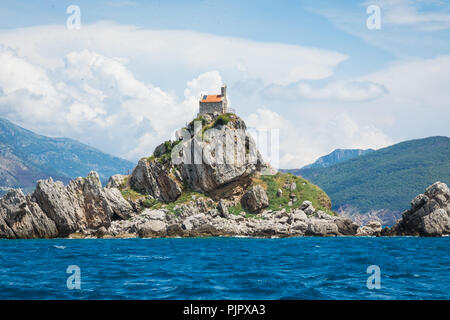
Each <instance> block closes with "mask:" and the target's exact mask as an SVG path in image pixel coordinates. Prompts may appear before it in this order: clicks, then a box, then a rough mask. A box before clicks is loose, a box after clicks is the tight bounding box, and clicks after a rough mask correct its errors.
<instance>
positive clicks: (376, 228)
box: [356, 220, 382, 237]
mask: <svg viewBox="0 0 450 320" xmlns="http://www.w3.org/2000/svg"><path fill="white" fill-rule="evenodd" d="M381 229H382V228H381V223H380V222H379V221H377V220H372V221H369V222H368V223H367V224H365V225H364V226H362V227H359V228H358V230H357V232H356V235H357V236H370V237H373V236H379V235H380V233H381Z"/></svg>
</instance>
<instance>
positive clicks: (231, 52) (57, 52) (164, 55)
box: [0, 22, 347, 84]
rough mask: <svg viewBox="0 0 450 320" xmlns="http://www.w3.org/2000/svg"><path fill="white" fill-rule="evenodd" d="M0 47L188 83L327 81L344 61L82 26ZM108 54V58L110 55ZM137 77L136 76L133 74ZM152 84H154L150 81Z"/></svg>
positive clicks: (194, 36) (17, 33)
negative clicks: (96, 58) (83, 58)
mask: <svg viewBox="0 0 450 320" xmlns="http://www.w3.org/2000/svg"><path fill="white" fill-rule="evenodd" d="M0 43H3V44H4V45H6V46H9V47H11V48H17V50H18V53H19V54H20V55H22V56H27V57H28V58H29V59H30V61H32V62H34V63H37V64H39V65H42V66H46V67H50V68H54V67H58V66H59V67H60V66H62V65H63V60H62V57H64V56H65V55H67V54H68V53H69V52H73V51H81V50H84V49H87V50H89V51H93V52H97V53H99V54H101V55H104V56H117V57H122V58H127V59H129V60H130V61H132V62H133V64H134V65H139V66H140V67H141V68H140V69H142V68H143V70H140V71H146V72H148V73H151V74H149V76H150V77H151V76H152V74H155V73H157V74H156V75H158V73H161V74H170V75H174V74H178V76H183V77H186V75H187V74H188V75H189V78H192V74H200V73H203V72H206V71H210V70H217V71H218V72H220V74H221V75H222V76H223V77H224V79H233V80H238V79H239V80H242V79H249V78H257V79H262V80H263V81H264V82H265V83H267V84H269V83H276V84H288V83H291V82H295V81H299V80H316V79H323V78H326V77H329V76H330V75H332V73H333V68H334V67H335V66H336V65H337V64H339V63H340V62H342V61H344V60H345V59H347V56H346V55H343V54H341V53H337V52H334V51H330V50H324V49H316V48H308V47H301V46H297V45H287V44H280V43H267V42H256V41H250V40H244V39H240V38H232V37H224V36H216V35H210V34H205V33H199V32H193V31H177V30H147V29H139V28H137V27H134V26H124V25H118V24H114V23H109V22H100V23H95V24H91V25H88V24H83V26H82V28H81V29H80V30H72V31H69V30H67V29H66V28H65V27H64V26H39V27H30V28H23V29H16V30H3V31H0ZM112 53H113V54H112ZM135 71H137V72H138V71H139V70H135ZM151 80H156V78H154V79H151Z"/></svg>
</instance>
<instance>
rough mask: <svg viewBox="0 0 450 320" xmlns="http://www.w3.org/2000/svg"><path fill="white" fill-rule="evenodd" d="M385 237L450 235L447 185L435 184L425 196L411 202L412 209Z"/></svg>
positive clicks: (449, 195)
mask: <svg viewBox="0 0 450 320" xmlns="http://www.w3.org/2000/svg"><path fill="white" fill-rule="evenodd" d="M382 234H383V235H413V236H444V235H450V190H449V188H448V186H447V185H446V184H445V183H442V182H439V181H438V182H435V183H433V184H432V185H431V186H429V187H428V188H427V189H426V190H425V193H424V194H419V195H418V196H416V197H415V198H414V199H413V200H412V201H411V208H410V209H409V210H406V211H405V212H403V214H402V218H401V219H400V220H399V221H398V222H397V223H396V224H395V225H394V226H393V227H392V228H386V229H383V232H382Z"/></svg>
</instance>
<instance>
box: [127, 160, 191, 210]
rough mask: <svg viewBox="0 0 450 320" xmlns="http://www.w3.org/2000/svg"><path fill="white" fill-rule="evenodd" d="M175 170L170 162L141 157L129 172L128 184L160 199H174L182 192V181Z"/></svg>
mask: <svg viewBox="0 0 450 320" xmlns="http://www.w3.org/2000/svg"><path fill="white" fill-rule="evenodd" d="M176 171H177V170H176V169H175V168H174V167H173V166H172V165H171V164H170V163H167V164H164V163H162V162H160V161H158V160H148V159H141V160H139V163H138V165H137V166H136V168H134V170H133V172H132V174H131V177H130V186H131V188H132V189H133V190H136V191H137V192H139V193H141V194H149V195H151V196H153V197H154V198H155V199H158V200H160V201H165V202H168V201H175V200H176V199H177V198H178V197H179V196H180V195H181V192H182V181H181V180H180V178H179V174H178V173H177V172H176Z"/></svg>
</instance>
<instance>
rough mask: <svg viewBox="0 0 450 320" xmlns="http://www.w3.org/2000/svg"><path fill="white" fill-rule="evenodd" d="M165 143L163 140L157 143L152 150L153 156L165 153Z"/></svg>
mask: <svg viewBox="0 0 450 320" xmlns="http://www.w3.org/2000/svg"><path fill="white" fill-rule="evenodd" d="M167 151H168V150H167V145H166V143H165V142H164V143H161V144H160V145H158V146H157V147H156V148H155V150H154V151H153V155H154V156H155V157H160V156H162V155H163V154H165V153H167Z"/></svg>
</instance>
